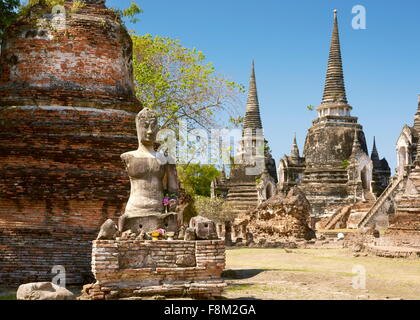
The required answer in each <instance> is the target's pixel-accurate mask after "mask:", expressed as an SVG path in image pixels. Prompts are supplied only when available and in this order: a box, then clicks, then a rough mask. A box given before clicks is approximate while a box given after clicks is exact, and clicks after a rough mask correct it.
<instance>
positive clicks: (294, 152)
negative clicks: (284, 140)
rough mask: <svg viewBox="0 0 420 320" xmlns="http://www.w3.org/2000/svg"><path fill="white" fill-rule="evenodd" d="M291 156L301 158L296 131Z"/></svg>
mask: <svg viewBox="0 0 420 320" xmlns="http://www.w3.org/2000/svg"><path fill="white" fill-rule="evenodd" d="M290 157H291V158H292V159H299V158H300V155H299V147H298V145H297V140H296V133H295V138H294V140H293V145H292V151H291V152H290Z"/></svg>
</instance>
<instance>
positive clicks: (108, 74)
mask: <svg viewBox="0 0 420 320" xmlns="http://www.w3.org/2000/svg"><path fill="white" fill-rule="evenodd" d="M104 3H105V1H104V0H96V1H94V0H86V1H83V5H80V2H76V1H65V3H64V7H60V6H58V7H54V8H48V7H46V6H44V5H41V4H37V5H34V6H33V7H32V8H31V10H30V14H29V15H28V16H23V17H21V18H19V19H18V21H16V22H15V23H14V24H13V25H11V26H10V27H9V28H8V29H7V30H6V34H5V40H4V41H3V44H2V51H1V56H0V66H1V70H2V71H1V78H0V110H1V111H0V131H1V132H2V135H1V138H0V148H1V156H0V163H1V166H0V180H1V184H0V210H1V211H0V229H1V233H0V247H1V250H2V261H1V264H0V283H22V282H29V281H44V280H45V281H51V279H52V277H53V275H52V274H51V269H52V268H53V266H55V265H62V266H64V267H65V269H66V275H67V283H68V284H71V283H81V282H82V281H83V280H84V279H83V278H84V277H89V275H90V274H91V272H90V269H91V268H90V260H91V258H90V256H91V240H93V239H95V236H96V234H97V231H98V229H99V227H100V226H101V224H102V223H103V222H104V221H105V220H106V219H107V218H113V219H114V220H117V217H118V216H119V214H120V213H121V212H122V211H123V209H124V205H125V202H126V201H127V197H128V194H129V184H128V177H127V175H126V173H125V171H124V167H123V165H122V164H121V160H120V154H121V153H123V152H124V151H126V150H131V149H133V148H135V147H136V146H137V141H136V132H135V125H134V121H133V120H134V118H135V113H134V111H138V110H140V109H141V106H140V103H139V102H138V101H137V99H136V97H135V92H134V83H133V77H132V60H131V59H132V43H131V39H130V36H129V34H128V32H127V31H126V29H125V27H124V26H123V25H122V24H121V22H119V19H118V17H117V16H116V14H115V12H114V11H112V10H110V9H107V8H106V7H105V4H104Z"/></svg>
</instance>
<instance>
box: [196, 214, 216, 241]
mask: <svg viewBox="0 0 420 320" xmlns="http://www.w3.org/2000/svg"><path fill="white" fill-rule="evenodd" d="M190 228H191V229H193V230H194V232H195V236H196V238H197V240H215V239H218V237H217V231H216V224H215V223H214V222H213V221H211V220H210V219H207V218H205V217H201V216H198V217H193V218H191V220H190Z"/></svg>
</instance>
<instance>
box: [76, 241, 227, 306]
mask: <svg viewBox="0 0 420 320" xmlns="http://www.w3.org/2000/svg"><path fill="white" fill-rule="evenodd" d="M224 267H225V245H224V242H223V241H220V240H212V241H138V240H132V241H127V240H97V241H94V242H93V249H92V272H93V273H94V275H95V278H96V283H95V284H92V285H87V286H85V287H84V288H83V296H82V299H93V300H104V299H105V300H113V299H124V298H133V297H138V298H141V297H150V296H156V295H160V296H165V297H192V298H211V297H217V296H220V295H221V293H222V291H223V289H224V288H225V286H226V284H225V283H224V281H223V279H222V278H221V273H222V271H223V269H224Z"/></svg>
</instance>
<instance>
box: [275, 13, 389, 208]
mask: <svg viewBox="0 0 420 320" xmlns="http://www.w3.org/2000/svg"><path fill="white" fill-rule="evenodd" d="M351 110H352V107H351V106H350V105H349V104H348V101H347V95H346V90H345V85H344V76H343V67H342V59H341V48H340V39H339V32H338V19H337V11H336V10H335V11H334V27H333V33H332V39H331V47H330V53H329V59H328V68H327V75H326V81H325V88H324V95H323V99H322V102H321V105H320V106H319V107H318V108H317V111H318V118H317V119H316V120H314V121H313V125H312V127H311V128H310V129H309V130H308V134H307V137H306V141H305V148H304V154H303V157H302V158H301V157H300V156H299V155H298V154H297V155H295V158H296V159H292V157H288V158H286V159H283V160H287V161H282V162H281V163H282V165H281V166H280V168H279V172H280V173H281V175H280V181H279V184H280V189H284V191H285V192H287V191H288V189H289V187H290V186H293V185H299V186H300V188H301V189H302V190H303V191H304V192H305V194H306V197H307V199H308V200H309V202H310V203H311V206H312V210H313V212H312V214H313V215H314V216H319V215H323V214H326V213H328V208H329V207H331V208H334V209H333V210H332V211H334V210H336V208H339V207H340V206H343V205H345V204H348V203H354V202H357V201H359V200H365V201H366V200H367V201H374V200H375V195H374V194H373V191H377V194H376V195H380V193H381V191H383V189H384V188H385V187H386V185H387V182H388V180H387V179H388V178H389V175H390V173H389V170H382V171H381V170H379V169H381V168H376V167H375V165H377V164H378V163H380V164H381V165H384V163H382V162H377V161H372V160H371V159H370V158H369V156H368V150H367V145H366V140H365V134H364V132H363V127H362V126H361V125H360V124H359V123H358V122H357V120H358V119H357V118H356V117H353V116H351ZM375 159H376V158H375ZM292 160H293V161H292ZM292 162H293V163H292ZM385 165H386V166H387V164H385ZM388 168H389V167H388ZM303 169H304V170H303ZM373 172H375V177H376V178H378V179H379V180H380V183H381V186H380V187H376V184H377V182H376V181H374V180H373ZM302 173H303V174H302ZM381 175H383V177H382V176H381ZM379 176H381V177H379ZM383 180H385V183H384V181H383ZM383 184H385V186H383Z"/></svg>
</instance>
